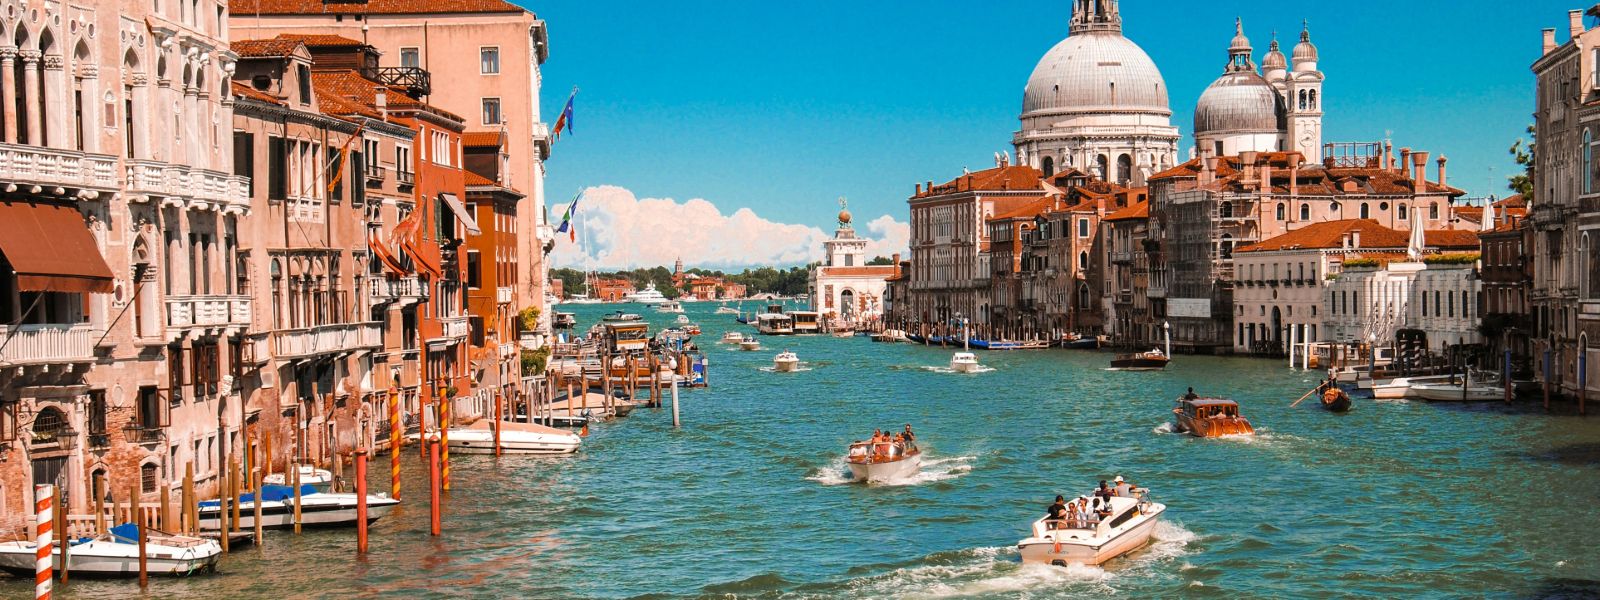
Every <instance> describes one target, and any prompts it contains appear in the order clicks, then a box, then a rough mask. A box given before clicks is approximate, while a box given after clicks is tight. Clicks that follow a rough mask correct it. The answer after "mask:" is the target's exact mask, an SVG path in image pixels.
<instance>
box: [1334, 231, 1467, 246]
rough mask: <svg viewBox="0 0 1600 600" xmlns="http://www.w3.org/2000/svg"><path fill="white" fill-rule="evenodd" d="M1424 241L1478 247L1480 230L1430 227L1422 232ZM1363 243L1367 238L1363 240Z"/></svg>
mask: <svg viewBox="0 0 1600 600" xmlns="http://www.w3.org/2000/svg"><path fill="white" fill-rule="evenodd" d="M1422 241H1423V243H1424V244H1427V245H1428V247H1429V248H1439V249H1444V250H1460V249H1463V248H1472V249H1477V248H1478V232H1476V231H1472V230H1470V229H1430V230H1428V231H1424V232H1422ZM1361 243H1362V244H1363V245H1364V244H1366V240H1362V242H1361Z"/></svg>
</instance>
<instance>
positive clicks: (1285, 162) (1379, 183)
mask: <svg viewBox="0 0 1600 600" xmlns="http://www.w3.org/2000/svg"><path fill="white" fill-rule="evenodd" d="M1299 156H1300V154H1299V153H1298V152H1262V153H1261V159H1260V160H1261V161H1263V162H1265V163H1266V164H1267V165H1270V166H1271V167H1272V182H1271V189H1272V192H1273V193H1275V194H1287V193H1288V192H1289V190H1290V183H1291V182H1290V181H1289V180H1290V176H1291V174H1293V175H1294V177H1295V182H1294V183H1295V184H1296V187H1297V188H1298V191H1299V194H1300V195H1302V196H1341V195H1358V196H1359V195H1388V196H1398V195H1408V194H1414V193H1416V182H1413V181H1412V180H1411V178H1410V177H1408V176H1407V175H1406V173H1405V172H1404V171H1390V170H1388V169H1382V168H1378V167H1326V166H1323V165H1320V164H1302V165H1300V166H1299V169H1298V170H1291V167H1292V166H1293V165H1294V164H1295V162H1297V161H1298V159H1299ZM1292 161H1293V162H1292ZM1201 165H1202V163H1201V159H1200V158H1193V159H1190V160H1189V161H1187V162H1185V163H1183V164H1180V165H1178V166H1175V167H1173V168H1171V169H1167V170H1165V171H1162V172H1160V173H1156V174H1155V175H1152V176H1150V180H1151V181H1159V180H1163V179H1172V178H1197V177H1199V175H1200V169H1201ZM1243 169H1244V164H1243V161H1242V160H1241V159H1240V158H1239V157H1238V156H1224V157H1221V159H1220V160H1218V161H1217V172H1216V178H1215V182H1214V183H1213V185H1215V186H1218V187H1224V188H1231V189H1246V188H1253V187H1254V186H1255V185H1256V184H1255V183H1246V182H1244V181H1243V179H1244V177H1243V173H1244V171H1243ZM1425 183H1426V190H1427V191H1428V192H1440V191H1443V192H1444V193H1446V194H1448V195H1450V196H1464V195H1466V192H1464V191H1462V190H1460V189H1457V188H1453V187H1450V186H1441V185H1439V184H1438V183H1436V182H1432V181H1427V182H1425ZM1347 188H1348V189H1347Z"/></svg>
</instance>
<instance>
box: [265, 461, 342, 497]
mask: <svg viewBox="0 0 1600 600" xmlns="http://www.w3.org/2000/svg"><path fill="white" fill-rule="evenodd" d="M261 483H264V484H266V485H289V484H291V483H294V482H293V481H289V474H288V473H273V474H271V475H268V476H266V477H263V478H261ZM300 485H303V486H304V485H309V486H311V487H312V488H315V489H316V490H317V491H318V492H322V493H328V492H332V491H333V473H332V472H330V471H328V470H327V469H318V468H316V467H314V466H311V465H300Z"/></svg>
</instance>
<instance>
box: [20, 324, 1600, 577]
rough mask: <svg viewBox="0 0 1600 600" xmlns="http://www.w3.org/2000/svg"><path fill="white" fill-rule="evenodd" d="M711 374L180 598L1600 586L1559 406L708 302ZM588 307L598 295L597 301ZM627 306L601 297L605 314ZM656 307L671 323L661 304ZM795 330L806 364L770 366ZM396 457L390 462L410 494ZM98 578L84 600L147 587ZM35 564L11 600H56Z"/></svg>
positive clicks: (1586, 428) (1569, 431)
mask: <svg viewBox="0 0 1600 600" xmlns="http://www.w3.org/2000/svg"><path fill="white" fill-rule="evenodd" d="M688 307H689V311H690V313H691V316H692V317H693V318H695V319H696V320H697V321H698V322H699V323H701V324H702V326H703V327H704V329H705V333H704V335H702V336H701V338H700V339H701V340H703V341H704V344H703V345H704V347H706V349H707V352H708V353H709V355H710V356H711V373H710V381H711V386H712V387H711V388H709V389H705V390H693V391H687V392H685V393H684V394H683V395H682V400H681V402H682V407H681V410H682V417H683V428H682V429H678V430H674V429H673V428H672V424H671V414H670V411H669V410H668V409H659V410H650V409H640V410H638V411H635V412H634V414H633V416H631V417H629V418H626V419H622V420H619V421H615V422H612V423H607V424H603V425H599V426H597V427H595V428H594V429H593V432H592V435H590V436H589V437H588V438H587V439H586V440H585V442H584V449H583V451H582V452H581V453H580V454H579V455H577V456H574V457H569V458H560V459H547V458H527V457H503V458H501V459H498V460H496V459H494V458H492V457H457V458H456V461H455V463H454V479H455V480H454V485H455V489H454V490H452V491H451V492H450V494H449V496H448V498H447V499H446V505H445V510H446V518H445V522H444V528H445V534H444V536H442V537H439V538H431V537H430V536H428V535H427V528H428V524H427V514H428V510H427V495H426V490H425V488H424V487H423V486H424V483H423V482H424V471H423V468H422V467H423V466H422V464H421V463H420V461H419V459H418V457H417V454H416V453H415V452H414V451H413V452H406V453H404V454H403V458H404V468H405V476H406V483H405V485H406V487H405V490H404V492H403V495H404V497H405V499H406V502H407V503H406V504H405V505H403V506H402V507H401V510H400V511H399V512H397V513H394V514H392V515H391V516H390V517H388V518H386V519H385V520H383V521H380V522H379V523H378V524H377V525H376V526H375V527H374V528H373V531H372V536H373V537H372V547H373V548H372V552H371V553H370V555H368V556H367V557H366V558H364V559H357V558H356V556H355V550H354V547H355V539H354V532H353V531H334V532H308V533H307V534H305V535H302V536H298V537H296V536H293V535H292V534H288V533H278V534H269V539H268V542H267V543H266V544H265V545H264V547H262V548H259V549H252V550H246V551H242V552H238V553H236V554H234V555H232V556H230V557H228V558H227V559H226V560H225V561H224V562H223V563H222V565H221V569H220V573H218V574H217V575H214V576H208V577H197V578H192V579H187V580H176V581H175V580H157V581H155V582H154V583H153V585H152V587H151V591H150V595H151V596H154V597H163V598H166V597H172V598H220V597H244V596H250V597H266V598H274V597H323V598H334V597H377V596H379V595H382V596H385V597H407V598H409V597H437V598H446V597H449V598H456V597H525V598H634V597H646V598H668V597H683V596H690V597H693V596H703V597H716V598H723V597H738V598H895V597H904V598H924V597H972V598H1067V597H1079V596H1084V595H1088V594H1107V593H1116V594H1127V595H1133V596H1135V597H1140V596H1143V597H1172V596H1187V597H1217V598H1237V597H1282V596H1340V595H1359V596H1378V597H1430V596H1439V597H1453V596H1484V595H1489V596H1506V597H1529V596H1546V595H1552V594H1559V593H1563V592H1569V593H1572V594H1574V595H1579V594H1582V593H1584V592H1585V591H1587V592H1589V593H1594V592H1596V591H1600V587H1597V586H1600V584H1597V583H1595V582H1594V581H1593V580H1600V544H1596V542H1595V539H1596V538H1595V536H1596V533H1597V532H1600V508H1597V506H1596V500H1597V498H1596V495H1597V493H1600V417H1589V418H1588V419H1582V418H1578V417H1572V416H1547V415H1545V414H1543V412H1542V411H1540V410H1538V409H1536V408H1533V407H1523V406H1516V407H1506V406H1503V405H1501V404H1498V403H1492V404H1480V405H1473V406H1453V405H1437V404H1427V403H1422V402H1374V401H1371V400H1358V403H1357V405H1356V407H1355V409H1354V410H1353V411H1352V412H1351V413H1349V414H1346V415H1332V414H1329V413H1326V412H1324V411H1322V410H1321V409H1320V408H1316V407H1314V406H1313V405H1312V403H1311V402H1310V401H1308V402H1307V403H1304V404H1301V405H1300V406H1298V407H1295V408H1289V407H1288V405H1289V403H1290V402H1291V401H1292V400H1294V398H1296V397H1298V396H1299V395H1300V394H1301V393H1303V392H1304V391H1305V390H1307V389H1309V388H1310V387H1311V386H1312V385H1313V384H1314V381H1315V379H1316V377H1317V374H1315V373H1305V372H1299V371H1291V370H1289V369H1287V368H1285V366H1284V364H1283V363H1282V362H1280V361H1262V360H1254V359H1231V358H1230V359H1222V358H1209V357H1188V356H1180V357H1178V359H1177V360H1175V361H1174V362H1173V364H1172V366H1171V367H1170V368H1169V369H1168V370H1167V371H1166V372H1158V373H1134V372H1113V371H1108V370H1106V369H1105V367H1106V365H1107V362H1108V360H1109V358H1110V356H1109V355H1108V354H1104V353H1098V352H1087V351H1066V350H1056V351H1038V352H1026V353H979V355H978V357H979V359H980V360H981V361H983V362H984V363H985V364H986V365H988V366H990V367H992V368H993V371H991V372H987V373H981V374H976V375H959V374H952V373H944V372H939V371H938V370H937V369H935V368H933V367H939V366H942V365H944V364H946V363H948V361H949V358H950V353H951V350H948V349H939V348H924V347H919V346H912V345H905V344H901V345H888V344H875V343H872V342H870V341H869V340H867V339H866V338H852V339H836V338H831V337H803V338H802V337H796V338H762V340H763V343H764V344H765V345H766V347H765V348H763V350H762V351H760V352H739V351H737V350H734V349H732V348H730V347H728V346H724V345H721V344H717V343H715V341H716V340H717V339H718V338H719V337H720V336H721V334H722V333H723V332H724V331H726V330H727V329H729V328H734V327H742V326H740V325H738V324H736V323H734V322H733V318H732V316H729V315H715V316H713V315H712V314H711V311H712V310H714V309H715V305H712V304H692V305H688ZM572 309H573V307H568V310H572ZM608 310H614V308H611V307H603V306H585V307H576V311H577V312H578V313H579V317H580V327H584V328H586V327H587V326H588V325H589V324H591V323H593V322H594V319H595V318H597V316H598V315H599V314H600V313H602V312H605V311H608ZM634 310H637V311H638V312H640V313H641V314H644V315H646V316H647V317H649V318H651V319H652V320H653V321H655V322H657V323H658V324H660V323H666V322H668V321H669V320H670V317H669V316H668V315H657V314H654V313H652V312H649V311H647V310H645V309H642V308H635V309H634ZM783 349H792V350H794V351H795V352H796V353H798V354H799V355H800V358H801V360H802V361H804V362H806V363H808V364H807V366H808V367H809V370H805V371H802V372H799V373H787V374H786V373H770V372H766V371H763V370H762V367H766V366H768V365H770V361H771V359H772V356H773V355H774V354H776V353H777V352H779V351H781V350H783ZM1189 385H1193V386H1194V387H1195V388H1196V389H1197V390H1198V391H1200V392H1203V393H1207V394H1215V395H1225V396H1229V397H1232V398H1235V399H1237V400H1238V401H1239V402H1240V403H1241V404H1242V405H1243V408H1244V412H1245V414H1246V415H1247V416H1248V417H1250V418H1251V420H1252V421H1253V422H1254V423H1255V425H1256V428H1257V430H1258V432H1259V434H1258V435H1256V436H1255V437H1254V438H1238V439H1223V440H1198V439H1192V438H1189V437H1187V436H1180V435H1174V434H1170V433H1166V432H1165V430H1166V428H1165V427H1164V423H1166V422H1167V420H1168V417H1169V413H1168V412H1167V410H1168V409H1169V408H1170V407H1171V398H1173V397H1175V396H1177V395H1178V394H1179V393H1181V392H1182V391H1183V389H1184V388H1185V387H1186V386H1189ZM905 423H911V424H913V426H914V427H915V428H916V430H917V432H918V434H919V436H918V437H919V441H920V442H921V445H922V447H923V448H924V449H925V451H926V453H927V462H926V466H925V467H924V473H923V474H922V475H921V476H919V477H917V478H915V479H913V480H911V481H908V482H906V483H905V484H902V485H889V486H876V485H875V486H872V487H867V486H862V485H854V484H846V483H844V482H843V481H844V477H845V476H844V473H845V472H846V471H845V469H844V466H843V463H842V455H843V453H844V447H845V445H846V444H848V443H849V442H850V441H852V440H854V439H859V438H862V437H865V436H866V435H867V434H869V433H870V432H871V430H872V429H873V428H874V427H884V428H894V429H898V428H900V427H901V426H903V425H904V424H905ZM386 465H387V462H386V459H385V461H378V462H377V463H375V467H377V468H374V469H373V471H374V472H373V481H374V485H375V489H380V488H377V487H376V486H381V485H384V481H385V480H386V477H387V467H386ZM1117 474H1121V475H1124V476H1126V477H1128V478H1129V479H1131V480H1133V481H1134V482H1136V483H1138V484H1139V485H1143V486H1147V487H1149V488H1151V489H1152V491H1153V493H1154V494H1155V496H1156V498H1157V499H1158V500H1160V501H1162V502H1165V503H1166V504H1167V505H1168V507H1169V508H1168V511H1167V513H1166V515H1165V517H1164V518H1165V522H1164V523H1163V524H1162V525H1161V526H1160V529H1158V530H1157V533H1156V540H1155V542H1154V543H1153V544H1152V545H1151V546H1149V547H1147V548H1145V549H1143V550H1141V551H1138V552H1136V553H1134V554H1131V555H1129V556H1127V557H1124V558H1122V559H1119V560H1116V561H1113V562H1111V563H1109V564H1107V565H1106V566H1105V567H1104V568H1081V567H1076V568H1058V567H1045V566H1034V565H1029V566H1026V567H1024V566H1022V565H1021V564H1019V562H1018V559H1017V553H1016V551H1015V549H1014V547H1013V544H1014V543H1015V542H1016V541H1017V540H1018V539H1020V538H1022V537H1023V536H1024V534H1025V533H1026V530H1027V527H1028V525H1029V523H1030V521H1032V520H1033V519H1035V518H1037V516H1038V515H1039V514H1041V513H1042V512H1043V510H1044V507H1045V506H1046V505H1047V504H1048V503H1049V501H1050V499H1051V498H1052V497H1053V496H1054V495H1055V494H1057V493H1062V494H1072V493H1075V492H1082V491H1086V490H1087V488H1088V487H1089V486H1090V485H1091V484H1092V483H1093V482H1095V481H1097V480H1099V479H1106V478H1110V477H1111V476H1113V475H1117ZM136 589H137V586H136V585H133V584H128V583H125V582H96V581H74V582H73V583H71V584H69V585H68V586H65V587H64V588H62V589H61V590H60V593H59V594H58V595H59V596H60V597H65V598H121V597H126V596H127V595H130V593H131V592H132V591H136ZM30 591H31V589H30V584H28V583H25V582H22V581H11V582H7V583H5V584H4V585H3V586H0V594H4V595H6V596H17V597H22V596H26V595H27V594H28V593H29V592H30Z"/></svg>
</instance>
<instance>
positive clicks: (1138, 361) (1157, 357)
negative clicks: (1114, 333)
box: [1111, 348, 1172, 371]
mask: <svg viewBox="0 0 1600 600" xmlns="http://www.w3.org/2000/svg"><path fill="white" fill-rule="evenodd" d="M1171 360H1172V359H1170V358H1168V357H1167V355H1166V353H1164V352H1162V351H1161V349H1160V348H1156V349H1154V350H1151V351H1149V352H1135V353H1133V354H1118V355H1117V357H1116V358H1113V359H1111V368H1113V369H1121V370H1123V371H1157V370H1161V369H1165V368H1167V363H1168V362H1171Z"/></svg>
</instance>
